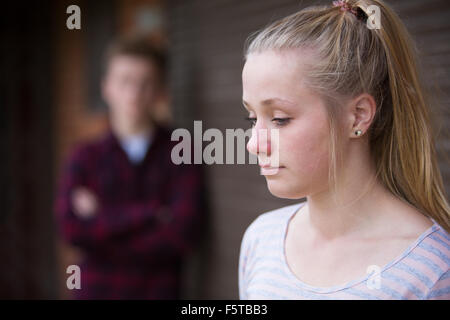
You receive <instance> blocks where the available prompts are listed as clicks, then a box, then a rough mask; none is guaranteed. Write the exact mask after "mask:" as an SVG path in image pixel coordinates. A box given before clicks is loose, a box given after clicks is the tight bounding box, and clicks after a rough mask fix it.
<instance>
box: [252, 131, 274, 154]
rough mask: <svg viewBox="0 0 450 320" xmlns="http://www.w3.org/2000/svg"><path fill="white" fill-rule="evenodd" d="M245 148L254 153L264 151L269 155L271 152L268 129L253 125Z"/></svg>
mask: <svg viewBox="0 0 450 320" xmlns="http://www.w3.org/2000/svg"><path fill="white" fill-rule="evenodd" d="M247 150H248V152H250V153H251V154H254V155H258V154H260V153H265V154H266V155H267V156H269V155H270V152H271V147H270V138H269V131H268V130H267V129H266V128H256V127H254V128H253V129H252V136H251V137H250V140H249V141H248V143H247Z"/></svg>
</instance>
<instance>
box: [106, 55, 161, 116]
mask: <svg viewBox="0 0 450 320" xmlns="http://www.w3.org/2000/svg"><path fill="white" fill-rule="evenodd" d="M158 91H159V79H158V70H157V67H156V66H155V65H154V64H153V63H151V62H150V61H148V60H146V59H145V58H141V57H139V56H132V55H119V56H115V57H113V58H112V59H111V61H110V62H109V66H108V70H107V72H106V75H105V77H104V79H103V83H102V94H103V98H104V99H105V101H106V102H107V104H108V106H109V109H110V113H111V116H112V117H113V118H115V119H120V121H125V122H128V123H131V124H138V123H141V122H142V121H143V120H144V119H145V121H147V119H148V114H149V111H150V109H151V107H152V106H153V105H154V104H155V102H156V99H157V98H158Z"/></svg>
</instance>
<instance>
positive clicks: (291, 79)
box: [242, 50, 330, 199]
mask: <svg viewBox="0 0 450 320" xmlns="http://www.w3.org/2000/svg"><path fill="white" fill-rule="evenodd" d="M306 61H308V62H309V63H313V62H312V60H311V59H310V56H309V55H308V54H307V53H305V52H302V51H299V50H284V51H265V52H261V53H252V54H250V55H249V56H248V57H247V61H246V63H245V66H244V69H243V72H242V83H243V103H244V107H245V108H246V109H247V110H248V112H249V115H248V116H249V118H250V121H251V122H252V127H253V130H252V137H251V138H250V141H249V142H248V144H247V149H248V151H249V152H251V153H253V154H258V159H259V164H260V166H261V165H262V164H261V162H264V163H267V162H268V160H269V159H270V158H271V157H273V156H274V155H275V154H276V151H277V150H278V156H279V161H278V163H279V166H278V167H279V168H278V170H276V169H275V170H274V169H272V168H268V169H264V168H262V170H261V174H263V175H264V176H265V177H266V180H267V185H268V188H269V190H270V192H271V193H272V194H273V195H275V196H277V197H280V198H289V199H298V198H303V197H306V196H307V195H311V194H314V193H318V192H320V191H323V190H325V189H327V188H328V168H329V160H328V156H329V139H330V132H329V130H330V127H329V122H328V114H327V111H326V108H325V104H324V102H323V101H322V99H321V98H320V97H319V96H318V95H317V94H314V93H313V92H312V91H311V90H308V88H307V87H306V86H305V84H304V79H305V73H306V71H305V64H304V63H302V62H306ZM261 129H265V130H266V131H264V130H262V131H260V130H261ZM273 129H278V130H279V131H278V136H279V139H275V140H278V141H274V140H273V139H271V134H270V133H271V130H273ZM257 132H267V133H268V134H266V135H262V136H264V137H267V139H262V138H261V137H262V136H260V139H258V138H257ZM262 159H264V160H262ZM275 162H276V161H275ZM272 163H273V162H272Z"/></svg>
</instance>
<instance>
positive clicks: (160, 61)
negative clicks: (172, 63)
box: [103, 36, 167, 83]
mask: <svg viewBox="0 0 450 320" xmlns="http://www.w3.org/2000/svg"><path fill="white" fill-rule="evenodd" d="M124 55H126V56H133V57H139V58H143V59H145V60H147V61H149V62H150V63H152V64H153V65H155V66H156V68H157V69H158V73H159V74H158V76H159V81H160V83H164V82H165V80H166V67H167V60H166V55H165V54H164V52H163V51H162V50H161V49H159V48H157V47H155V46H154V45H153V44H152V43H151V42H150V41H149V40H148V39H147V38H144V37H141V36H127V37H122V38H118V39H117V40H115V41H113V42H112V43H110V45H109V46H108V47H107V49H106V52H105V56H104V63H103V66H104V73H106V71H107V70H108V67H109V64H110V62H111V60H112V59H113V58H114V57H117V56H124Z"/></svg>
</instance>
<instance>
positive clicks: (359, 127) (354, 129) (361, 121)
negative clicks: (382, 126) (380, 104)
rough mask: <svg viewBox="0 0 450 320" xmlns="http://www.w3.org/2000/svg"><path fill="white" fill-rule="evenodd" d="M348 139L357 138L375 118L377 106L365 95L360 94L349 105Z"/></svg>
mask: <svg viewBox="0 0 450 320" xmlns="http://www.w3.org/2000/svg"><path fill="white" fill-rule="evenodd" d="M349 104H350V105H349V116H350V120H351V121H350V125H351V128H350V132H349V136H350V137H359V136H362V135H364V134H365V133H366V132H367V131H368V130H369V127H370V125H371V124H372V121H373V119H374V117H375V113H376V110H377V105H376V102H375V99H374V98H373V97H372V96H371V95H370V94H367V93H363V94H360V95H359V96H357V97H356V98H354V99H352V100H351V101H350V103H349Z"/></svg>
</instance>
